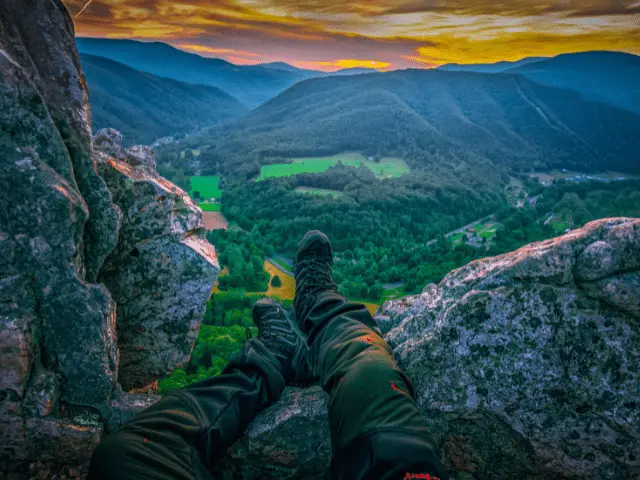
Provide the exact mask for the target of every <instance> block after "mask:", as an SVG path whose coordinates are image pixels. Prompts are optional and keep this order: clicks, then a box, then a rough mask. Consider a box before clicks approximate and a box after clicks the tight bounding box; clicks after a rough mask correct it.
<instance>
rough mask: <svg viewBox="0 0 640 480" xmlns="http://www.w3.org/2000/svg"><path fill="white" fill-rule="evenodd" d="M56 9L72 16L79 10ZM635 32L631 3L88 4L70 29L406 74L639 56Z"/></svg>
mask: <svg viewBox="0 0 640 480" xmlns="http://www.w3.org/2000/svg"><path fill="white" fill-rule="evenodd" d="M63 1H64V2H65V4H66V5H67V7H68V8H69V10H70V12H71V14H72V15H75V14H77V13H78V12H79V11H80V9H81V8H82V7H83V5H85V4H86V0H63ZM638 25H640V3H638V1H637V0H609V1H605V0H511V1H507V0H474V1H473V2H470V1H469V0H366V1H365V0H352V1H350V2H345V1H344V0H242V1H240V0H92V2H91V4H90V5H89V6H88V7H87V9H86V10H85V11H84V12H83V13H82V15H80V16H79V17H78V18H77V19H76V20H75V27H76V32H77V34H78V35H80V36H96V37H113V38H133V39H142V40H145V39H149V40H156V39H157V40H161V41H165V42H167V43H170V44H172V45H174V46H177V47H178V48H185V49H187V48H186V47H181V45H189V46H190V47H191V48H188V50H190V51H192V52H197V53H199V54H201V55H205V56H216V57H221V58H225V59H227V60H230V61H233V62H236V61H241V63H249V62H252V61H255V60H252V59H260V60H261V61H285V62H289V63H295V62H298V63H300V62H307V63H309V62H311V63H309V64H316V65H318V66H319V68H323V69H329V68H339V67H336V66H335V65H334V63H335V62H339V61H341V60H344V59H345V58H346V59H361V58H364V59H368V58H374V59H376V61H378V62H383V63H385V64H389V65H391V66H392V67H390V68H406V67H425V66H432V65H438V64H439V63H446V62H451V61H461V62H473V61H478V62H479V61H499V60H502V59H511V58H513V57H514V56H518V57H521V56H524V55H523V53H524V52H532V54H540V53H539V52H544V54H545V55H555V54H558V53H563V52H565V51H576V50H583V49H585V48H586V47H587V46H588V47H589V48H594V49H599V50H602V49H622V50H624V51H628V52H632V53H640V42H639V41H638V40H639V38H638V33H637V26H638ZM587 40H588V41H587ZM572 49H573V50H572ZM329 64H330V65H331V66H329ZM385 68H386V67H385Z"/></svg>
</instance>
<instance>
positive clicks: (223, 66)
mask: <svg viewBox="0 0 640 480" xmlns="http://www.w3.org/2000/svg"><path fill="white" fill-rule="evenodd" d="M76 41H77V45H78V50H79V51H80V53H86V54H90V55H97V56H101V57H105V58H109V59H111V60H114V61H116V62H120V63H123V64H125V65H128V66H129V67H131V68H134V69H136V70H140V71H143V72H148V73H152V74H154V75H157V76H159V77H165V78H172V79H174V80H179V81H182V82H187V83H193V84H200V85H209V86H213V87H217V88H220V89H222V90H223V91H225V92H228V93H229V94H231V95H233V96H234V97H236V98H237V99H238V100H240V101H241V102H243V103H244V104H245V105H247V106H249V107H255V106H257V105H260V104H261V103H264V102H265V101H267V100H269V99H270V98H272V97H274V96H276V95H277V94H279V93H281V92H282V91H284V90H286V89H287V88H289V87H290V86H291V85H293V84H295V83H297V82H298V81H300V80H303V79H305V78H309V73H305V71H304V70H299V69H295V70H283V69H278V68H267V67H261V66H259V65H257V66H244V65H234V64H232V63H229V62H227V61H226V60H221V59H218V58H206V57H202V56H200V55H196V54H193V53H187V52H185V51H182V50H179V49H177V48H174V47H172V46H170V45H167V44H165V43H159V42H152V43H146V42H138V41H135V40H116V39H101V38H77V39H76ZM292 68H293V67H292Z"/></svg>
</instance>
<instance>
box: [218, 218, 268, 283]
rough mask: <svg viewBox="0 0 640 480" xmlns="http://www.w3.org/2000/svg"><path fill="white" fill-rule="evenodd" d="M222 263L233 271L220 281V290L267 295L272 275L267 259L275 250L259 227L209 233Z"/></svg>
mask: <svg viewBox="0 0 640 480" xmlns="http://www.w3.org/2000/svg"><path fill="white" fill-rule="evenodd" d="M207 239H208V240H209V241H210V242H211V243H213V245H215V247H216V251H217V253H218V260H219V261H220V264H221V265H222V266H223V267H228V268H229V272H230V273H229V275H226V276H223V277H220V278H219V279H218V287H219V289H220V290H222V291H224V290H230V289H238V288H242V289H244V290H246V291H248V292H265V291H267V289H268V288H269V277H270V276H269V273H267V272H266V271H265V269H264V258H265V257H266V255H267V251H268V250H271V251H273V247H270V246H269V245H267V242H265V240H264V238H263V236H262V234H261V233H260V231H259V230H258V229H257V228H254V229H252V230H251V231H250V232H247V231H245V230H242V229H240V228H237V227H236V228H230V229H228V230H214V231H211V232H207Z"/></svg>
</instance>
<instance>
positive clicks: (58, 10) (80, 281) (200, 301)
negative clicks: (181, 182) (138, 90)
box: [0, 0, 219, 478]
mask: <svg viewBox="0 0 640 480" xmlns="http://www.w3.org/2000/svg"><path fill="white" fill-rule="evenodd" d="M103 133H104V135H99V136H98V139H97V140H96V141H97V143H98V144H99V145H100V146H101V148H105V149H106V148H108V149H109V151H110V154H112V155H120V156H122V159H121V160H120V159H117V160H114V164H113V165H114V166H112V165H111V164H108V163H107V164H104V165H103V164H100V165H98V163H97V162H98V161H100V162H102V161H104V159H103V158H102V156H103V154H102V153H100V152H94V148H93V139H92V136H91V114H90V111H89V105H88V93H87V88H86V83H85V79H84V75H83V74H82V71H81V69H80V62H79V57H78V53H77V51H76V47H75V41H74V31H73V23H72V20H71V17H70V16H69V14H68V12H67V10H66V9H65V7H64V5H63V4H62V3H61V1H60V0H32V1H26V0H6V1H2V2H0V192H2V193H0V252H1V253H0V318H1V319H2V321H0V472H2V473H4V472H11V473H8V475H9V478H53V476H54V473H52V472H57V471H58V470H56V468H54V467H51V465H64V466H65V467H64V469H63V471H68V470H69V471H71V470H73V471H76V469H75V467H74V466H75V465H79V466H86V463H87V461H88V459H89V456H90V455H91V452H92V449H93V448H94V447H95V445H96V444H97V443H98V441H99V439H100V437H101V435H102V432H103V431H104V430H105V427H107V428H109V427H110V426H111V425H112V424H114V422H115V423H117V422H118V421H119V420H118V419H126V418H128V416H129V413H130V412H132V411H136V409H137V408H138V407H139V406H141V405H142V404H144V402H142V401H137V400H136V401H134V400H132V399H129V398H128V397H126V396H125V397H123V395H124V394H122V393H121V391H120V386H119V385H118V384H117V379H118V376H119V375H118V374H119V363H120V353H119V348H118V343H119V342H120V341H121V342H122V343H123V349H122V350H123V352H124V357H125V359H126V362H127V363H126V365H125V367H124V368H123V369H122V370H123V374H121V375H120V376H121V378H123V379H124V380H125V383H127V384H128V383H131V384H134V383H135V382H133V381H130V380H129V378H133V377H135V375H134V374H129V372H130V371H131V367H130V365H131V364H137V365H143V366H144V372H145V373H144V376H145V381H146V380H147V379H148V380H150V381H151V380H157V378H158V377H157V376H156V377H155V378H153V379H152V378H151V377H150V375H153V372H156V373H157V372H162V373H166V371H167V369H171V368H175V367H176V366H177V365H179V364H180V363H182V362H184V361H185V359H186V358H187V357H188V354H189V351H190V349H191V345H192V343H193V340H194V338H195V335H196V333H197V329H198V326H199V322H200V319H201V318H202V314H203V313H204V308H205V303H206V300H207V298H208V296H209V294H210V292H211V289H212V287H213V284H214V283H215V278H216V276H217V272H218V270H219V268H218V265H217V261H216V258H215V252H214V250H213V247H212V246H211V245H209V244H208V243H207V242H206V241H205V240H204V238H203V231H202V219H201V217H200V211H199V210H198V209H197V208H195V207H194V206H193V205H192V204H189V203H188V202H187V201H185V199H184V197H185V196H186V195H185V194H184V192H181V193H176V192H178V191H179V189H178V188H177V187H175V186H174V185H172V184H170V183H169V182H167V181H166V180H164V179H162V178H160V177H159V176H158V175H157V173H155V170H154V169H153V168H151V167H153V166H154V161H153V157H152V152H151V150H150V149H149V148H145V147H137V148H135V149H130V150H128V151H124V150H118V149H119V148H121V143H122V142H121V137H120V136H119V134H118V133H117V132H114V131H107V132H103ZM107 145H108V147H107ZM107 158H108V157H107ZM127 159H129V160H128V161H129V162H131V163H134V164H135V165H136V166H131V165H130V164H127V163H125V160H127ZM132 159H133V160H132ZM116 163H117V164H118V165H120V164H121V165H122V169H118V168H117V167H116V166H115V165H116ZM99 166H100V168H101V169H106V170H109V172H107V171H106V170H105V171H104V172H103V174H104V176H105V177H108V178H109V180H110V181H111V182H112V183H111V184H110V187H112V188H113V191H114V192H116V193H118V192H124V191H126V190H127V189H131V191H132V192H136V193H135V194H134V197H135V198H134V199H133V200H132V201H134V202H137V203H136V206H137V207H140V209H141V210H140V211H135V208H134V206H132V205H131V204H128V203H127V202H126V201H122V199H121V198H118V199H117V201H114V195H116V193H114V194H112V192H111V191H110V189H109V187H108V186H107V183H106V182H105V178H103V174H101V173H100V172H99V171H98V167H99ZM127 169H129V170H130V171H131V176H130V177H129V176H127V175H126V174H124V173H123V171H126V170H127ZM139 171H144V175H146V176H145V177H144V178H143V177H141V176H140V175H142V174H139V173H136V172H139ZM145 195H147V196H146V197H145ZM163 195H165V196H166V202H165V201H164V200H163V201H161V200H158V197H161V196H163ZM119 204H121V205H122V208H121V207H120V206H119ZM143 207H146V208H143ZM123 209H124V211H125V212H126V214H127V218H125V219H123V217H122V210H123ZM136 248H137V249H138V250H139V251H140V252H141V253H140V256H139V258H138V259H136V261H132V262H130V263H129V264H127V265H125V264H124V262H121V263H118V261H119V260H118V259H120V260H122V258H123V256H124V255H128V254H129V253H130V252H131V251H133V250H134V249H136ZM152 257H155V259H154V258H152ZM132 258H133V257H132ZM147 276H149V277H151V278H153V280H148V279H147V278H146V277H147ZM103 278H104V280H102V279H103ZM168 279H170V280H171V281H170V282H169V281H168ZM163 280H164V282H165V283H167V284H168V283H171V285H172V286H171V287H170V288H168V289H167V288H166V287H162V285H160V284H159V283H160V282H162V281H163ZM105 283H108V284H109V286H107V285H105ZM161 287H162V288H161ZM109 288H112V289H113V290H114V292H113V293H112V292H110V290H109ZM163 288H164V289H163ZM127 289H130V292H126V290H127ZM134 291H135V295H136V299H135V301H138V302H146V303H144V306H143V303H138V304H136V305H137V308H143V307H144V308H147V309H148V311H149V312H163V314H164V317H163V316H162V315H160V314H159V316H158V317H157V319H158V318H159V319H160V320H161V321H163V322H165V325H164V329H163V332H164V337H160V335H158V338H162V341H161V342H160V344H159V345H156V346H155V347H154V348H155V350H153V349H151V348H149V345H148V344H149V334H148V333H147V334H145V329H149V330H151V329H152V328H151V327H150V326H149V325H148V324H147V323H145V322H146V321H148V319H149V317H148V316H146V317H145V316H144V315H142V316H140V315H139V316H138V317H136V314H135V313H132V310H134V309H135V308H136V307H135V306H133V305H134V304H135V301H134V300H132V301H130V302H129V305H124V304H123V305H117V303H118V302H125V301H129V300H128V299H129V298H130V297H129V296H128V295H131V292H134ZM120 310H122V313H118V314H117V313H116V312H117V311H118V312H120ZM169 316H172V320H171V321H169ZM118 317H122V318H124V320H123V321H122V322H123V326H122V328H118V330H119V331H121V332H122V339H118V335H117V329H116V321H117V318H118ZM143 317H144V318H143ZM137 321H139V322H140V323H138V324H135V326H132V324H133V323H135V322H137ZM128 322H129V323H128ZM136 329H138V330H139V331H138V330H136ZM135 335H140V337H141V338H140V340H139V341H138V340H137V339H136V338H135ZM131 345H135V346H140V345H141V346H143V349H144V351H141V352H140V359H136V358H135V355H134V354H133V353H132V351H131V349H130V346H131ZM134 350H135V349H134ZM148 350H153V352H151V353H150V352H149V351H148ZM154 355H156V357H154ZM149 358H152V360H151V361H150V360H149ZM149 365H154V367H150V366H149ZM158 365H162V367H158ZM123 398H125V400H123ZM35 460H38V462H37V463H36V462H34V461H35ZM45 464H46V465H45ZM30 466H31V468H30ZM50 467H51V468H53V470H51V468H50ZM34 469H35V471H34ZM29 470H31V472H30V473H28V472H29ZM37 470H41V471H40V472H38V471H37ZM81 470H82V469H81ZM61 471H62V470H61ZM82 471H84V470H82ZM55 475H57V473H55ZM72 476H74V475H72ZM3 478H4V476H3Z"/></svg>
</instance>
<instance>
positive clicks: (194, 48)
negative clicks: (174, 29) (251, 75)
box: [174, 43, 260, 57]
mask: <svg viewBox="0 0 640 480" xmlns="http://www.w3.org/2000/svg"><path fill="white" fill-rule="evenodd" d="M174 46H175V47H177V48H181V49H182V50H188V51H190V52H196V53H211V54H214V55H240V56H243V57H259V56H260V55H258V54H257V53H254V52H243V51H241V50H234V49H232V48H212V47H207V46H204V45H196V44H193V43H180V44H177V45H174Z"/></svg>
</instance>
